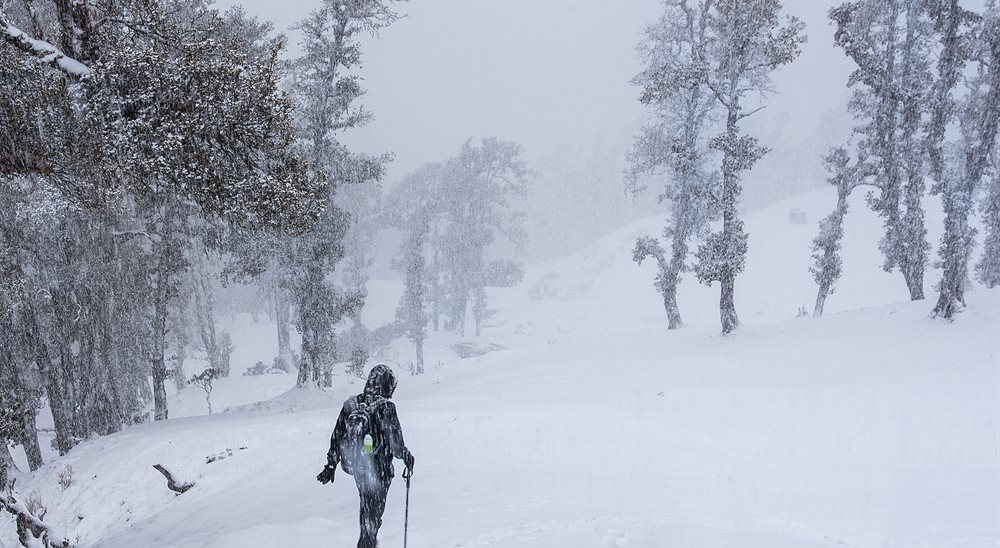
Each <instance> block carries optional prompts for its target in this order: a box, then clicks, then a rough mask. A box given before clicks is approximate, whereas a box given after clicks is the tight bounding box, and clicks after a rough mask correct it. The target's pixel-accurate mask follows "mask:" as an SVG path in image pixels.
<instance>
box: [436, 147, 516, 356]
mask: <svg viewBox="0 0 1000 548" xmlns="http://www.w3.org/2000/svg"><path fill="white" fill-rule="evenodd" d="M446 171H447V172H446V174H445V176H444V177H443V179H442V181H443V183H444V184H442V185H440V187H439V188H438V191H439V192H440V194H439V195H438V196H437V197H436V199H438V200H440V201H441V203H442V204H443V206H442V207H441V211H442V215H443V216H444V219H445V222H446V224H445V226H444V229H443V231H442V234H441V237H440V239H439V240H438V241H437V243H438V245H440V247H441V256H442V264H443V266H444V268H445V269H447V283H446V286H445V292H446V295H447V299H448V304H449V306H448V329H450V330H452V331H455V332H457V333H462V334H464V333H465V325H466V315H467V310H468V308H469V306H468V305H469V301H470V300H471V301H472V313H473V320H474V322H475V334H476V336H477V337H478V336H479V335H480V334H481V332H482V320H483V319H484V317H485V314H486V287H487V278H486V272H487V268H488V265H489V262H490V257H489V256H488V251H489V248H490V246H491V244H493V243H494V242H496V240H497V237H498V236H504V237H506V238H507V240H508V241H510V242H511V243H513V244H514V245H515V246H517V245H520V244H522V243H523V242H524V241H525V239H526V238H527V235H526V234H525V232H524V227H523V217H522V216H521V215H520V213H519V212H517V211H516V210H514V208H513V199H514V198H515V197H516V196H520V195H521V194H523V193H524V190H525V188H526V187H527V181H528V177H529V175H530V171H529V169H528V167H527V164H525V162H524V160H522V159H521V145H519V144H517V143H514V142H510V141H501V140H499V139H497V138H495V137H490V138H486V139H483V140H482V141H481V143H480V144H479V146H475V145H473V144H472V141H471V139H470V140H468V141H466V142H465V144H463V145H462V148H461V150H460V151H459V153H458V155H457V156H455V157H454V158H452V159H451V160H449V162H448V163H447V166H446Z"/></svg>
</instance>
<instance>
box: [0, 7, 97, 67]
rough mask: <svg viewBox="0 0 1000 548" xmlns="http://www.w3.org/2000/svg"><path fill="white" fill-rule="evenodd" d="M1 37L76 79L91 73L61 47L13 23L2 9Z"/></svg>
mask: <svg viewBox="0 0 1000 548" xmlns="http://www.w3.org/2000/svg"><path fill="white" fill-rule="evenodd" d="M0 39H3V41H5V42H7V43H9V44H10V45H12V46H14V47H15V48H17V49H19V50H21V51H23V52H25V53H29V54H31V55H33V56H35V57H37V58H38V59H39V60H40V61H41V62H43V63H48V64H50V65H52V66H53V67H55V68H57V69H59V70H61V71H62V72H64V73H66V74H67V75H68V76H71V77H73V78H75V79H80V78H83V77H84V76H87V75H88V74H90V68H89V67H87V66H86V65H84V64H83V63H81V62H79V61H77V60H76V59H73V58H72V57H69V56H68V55H66V54H65V53H63V52H62V51H60V50H59V48H57V47H55V46H53V45H52V44H50V43H48V42H46V41H45V40H36V39H34V38H32V37H31V36H29V35H28V34H27V33H26V32H24V31H22V30H21V29H19V28H17V27H15V26H14V25H12V24H11V23H10V21H9V20H8V19H7V14H6V13H4V12H3V11H2V10H0Z"/></svg>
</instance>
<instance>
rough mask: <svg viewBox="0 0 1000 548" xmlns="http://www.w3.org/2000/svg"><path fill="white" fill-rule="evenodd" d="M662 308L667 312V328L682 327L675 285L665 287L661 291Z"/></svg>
mask: <svg viewBox="0 0 1000 548" xmlns="http://www.w3.org/2000/svg"><path fill="white" fill-rule="evenodd" d="M663 308H664V309H665V310H666V312H667V329H680V328H682V327H684V322H683V321H682V320H681V312H680V310H679V309H678V308H677V285H676V284H674V285H673V286H672V287H670V288H667V290H666V291H665V292H664V293H663Z"/></svg>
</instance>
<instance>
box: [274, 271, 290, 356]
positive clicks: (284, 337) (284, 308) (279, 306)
mask: <svg viewBox="0 0 1000 548" xmlns="http://www.w3.org/2000/svg"><path fill="white" fill-rule="evenodd" d="M290 316H291V313H290V311H289V306H288V301H287V300H286V299H285V298H284V297H283V296H282V294H281V291H280V290H279V291H275V295H274V318H275V323H277V325H278V367H280V368H281V369H282V370H283V371H291V370H292V365H293V361H294V359H293V358H292V343H291V334H290V326H289V318H290Z"/></svg>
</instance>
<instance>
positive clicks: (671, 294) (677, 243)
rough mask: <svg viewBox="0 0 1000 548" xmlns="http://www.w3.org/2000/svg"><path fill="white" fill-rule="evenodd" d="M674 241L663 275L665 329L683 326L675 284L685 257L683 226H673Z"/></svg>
mask: <svg viewBox="0 0 1000 548" xmlns="http://www.w3.org/2000/svg"><path fill="white" fill-rule="evenodd" d="M674 228H675V232H674V241H673V243H672V245H671V256H670V263H669V264H668V265H667V267H666V270H665V271H664V273H663V274H664V276H663V281H664V283H663V287H662V293H663V308H664V309H665V310H666V312H667V329H680V328H681V327H684V321H683V320H681V311H680V308H678V306H677V286H678V285H679V284H680V281H681V270H682V269H683V268H684V260H685V259H686V258H687V253H688V245H687V230H686V229H685V228H684V227H683V226H675V227H674Z"/></svg>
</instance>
